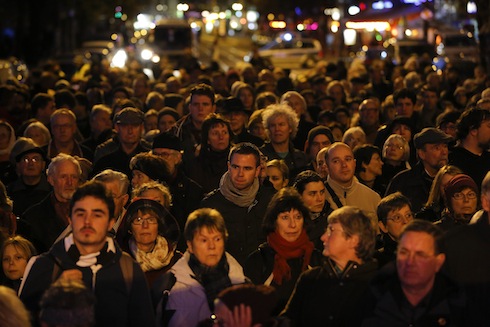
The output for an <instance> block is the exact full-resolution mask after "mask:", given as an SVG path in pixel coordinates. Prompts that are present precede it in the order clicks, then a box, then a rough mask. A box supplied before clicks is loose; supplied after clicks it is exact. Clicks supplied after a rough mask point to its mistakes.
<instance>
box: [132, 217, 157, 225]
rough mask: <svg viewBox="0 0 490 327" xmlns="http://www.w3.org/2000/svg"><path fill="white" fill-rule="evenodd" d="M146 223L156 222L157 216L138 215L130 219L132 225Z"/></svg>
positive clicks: (152, 223)
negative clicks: (143, 216) (142, 216)
mask: <svg viewBox="0 0 490 327" xmlns="http://www.w3.org/2000/svg"><path fill="white" fill-rule="evenodd" d="M145 222H146V223H148V224H150V225H154V224H158V218H157V217H148V218H141V217H138V218H136V219H134V220H133V221H132V224H133V225H143V223H145Z"/></svg>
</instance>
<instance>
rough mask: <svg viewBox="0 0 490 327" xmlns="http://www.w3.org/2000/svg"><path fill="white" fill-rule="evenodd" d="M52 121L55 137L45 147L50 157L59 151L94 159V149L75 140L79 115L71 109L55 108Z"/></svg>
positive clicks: (52, 131) (44, 149)
mask: <svg viewBox="0 0 490 327" xmlns="http://www.w3.org/2000/svg"><path fill="white" fill-rule="evenodd" d="M50 122H51V134H52V135H53V138H52V139H51V142H49V144H48V145H46V146H44V147H43V151H44V152H45V153H46V154H47V156H48V158H54V157H56V156H57V155H58V154H59V153H66V154H69V155H71V156H78V157H80V158H85V159H87V160H89V161H92V160H93V156H94V154H93V152H92V150H90V149H89V148H88V147H86V146H84V145H82V144H79V143H78V142H77V141H76V140H75V134H76V132H77V117H76V116H75V114H74V113H73V112H72V111H71V110H69V109H66V108H62V109H57V110H55V111H54V112H53V114H52V115H51V120H50Z"/></svg>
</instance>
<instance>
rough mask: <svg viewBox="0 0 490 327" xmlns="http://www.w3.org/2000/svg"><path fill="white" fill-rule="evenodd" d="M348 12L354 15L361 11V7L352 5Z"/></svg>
mask: <svg viewBox="0 0 490 327" xmlns="http://www.w3.org/2000/svg"><path fill="white" fill-rule="evenodd" d="M373 5H374V4H373ZM347 12H348V13H349V15H351V16H354V15H357V14H358V13H360V12H361V9H359V7H358V6H350V7H349V9H347ZM332 18H333V17H332Z"/></svg>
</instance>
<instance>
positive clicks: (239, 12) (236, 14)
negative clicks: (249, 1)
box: [235, 11, 243, 18]
mask: <svg viewBox="0 0 490 327" xmlns="http://www.w3.org/2000/svg"><path fill="white" fill-rule="evenodd" d="M235 16H237V17H238V18H240V17H242V16H243V14H242V12H241V11H237V12H236V13H235Z"/></svg>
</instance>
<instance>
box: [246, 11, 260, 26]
mask: <svg viewBox="0 0 490 327" xmlns="http://www.w3.org/2000/svg"><path fill="white" fill-rule="evenodd" d="M246 17H247V20H248V21H249V22H251V23H255V22H256V21H257V20H258V19H259V13H258V12H256V11H254V10H250V11H247V15H246Z"/></svg>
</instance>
